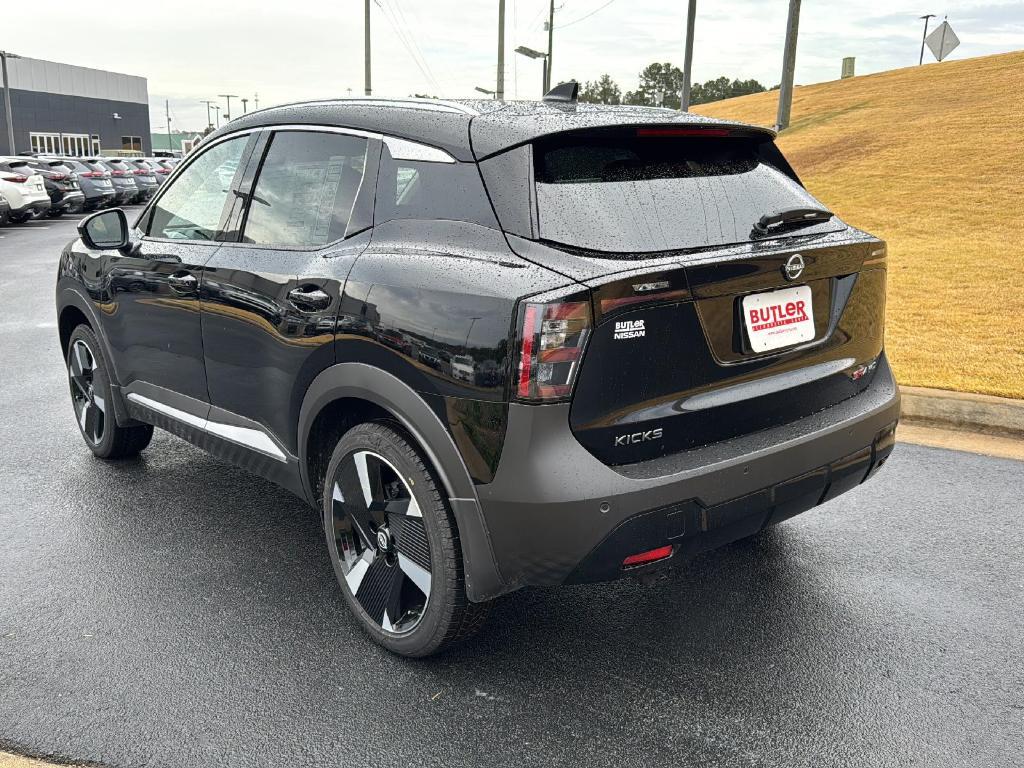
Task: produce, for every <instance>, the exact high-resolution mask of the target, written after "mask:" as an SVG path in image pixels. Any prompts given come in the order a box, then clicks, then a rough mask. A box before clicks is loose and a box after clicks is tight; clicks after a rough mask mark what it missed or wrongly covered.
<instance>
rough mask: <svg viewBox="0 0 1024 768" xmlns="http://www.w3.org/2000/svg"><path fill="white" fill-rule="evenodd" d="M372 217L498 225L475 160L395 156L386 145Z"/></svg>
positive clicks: (378, 175) (377, 218)
mask: <svg viewBox="0 0 1024 768" xmlns="http://www.w3.org/2000/svg"><path fill="white" fill-rule="evenodd" d="M373 218H374V221H376V222H377V223H378V224H379V223H383V222H385V221H390V220H391V219H447V220H451V221H468V222H471V223H473V224H482V225H483V226H485V227H492V228H494V229H497V227H498V222H497V220H496V219H495V218H494V211H493V210H492V209H491V203H490V201H489V200H488V199H487V192H486V191H485V190H484V185H483V182H482V181H481V180H480V172H479V171H478V170H477V167H476V163H458V162H455V163H432V162H427V161H425V160H394V159H392V157H391V153H390V152H389V151H388V149H387V147H386V146H385V148H384V153H383V156H382V157H381V167H380V172H379V173H378V174H377V201H376V205H375V206H374V214H373Z"/></svg>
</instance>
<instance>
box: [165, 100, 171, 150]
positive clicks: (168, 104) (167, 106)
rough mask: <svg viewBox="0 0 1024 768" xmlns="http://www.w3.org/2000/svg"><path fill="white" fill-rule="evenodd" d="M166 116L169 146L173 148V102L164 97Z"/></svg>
mask: <svg viewBox="0 0 1024 768" xmlns="http://www.w3.org/2000/svg"><path fill="white" fill-rule="evenodd" d="M164 116H165V117H166V118H167V148H168V149H173V147H172V146H171V102H170V100H169V99H164Z"/></svg>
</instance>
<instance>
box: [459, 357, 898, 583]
mask: <svg viewBox="0 0 1024 768" xmlns="http://www.w3.org/2000/svg"><path fill="white" fill-rule="evenodd" d="M898 418H899V391H898V389H897V387H896V382H895V381H894V379H893V377H892V372H891V370H890V368H889V365H888V362H887V361H886V359H885V357H884V355H883V356H882V358H881V359H880V364H879V367H878V370H877V371H876V373H875V376H874V379H873V381H872V383H871V385H870V386H869V387H868V388H867V389H865V390H864V391H863V392H862V393H861V394H859V395H857V396H855V397H852V398H849V399H848V400H845V401H843V402H841V403H839V404H837V405H835V406H833V407H831V408H828V409H826V410H824V411H821V412H819V413H816V414H813V415H811V416H808V417H805V418H803V419H799V420H797V421H793V422H790V423H787V424H783V425H780V426H778V427H774V428H771V429H767V430H762V431H760V432H756V433H753V434H751V435H745V436H742V437H738V438H734V439H732V440H726V441H723V442H720V443H715V444H713V445H710V446H706V447H704V448H698V449H695V450H691V451H686V452H683V453H679V454H674V455H671V456H666V457H662V458H659V459H654V460H651V461H646V462H641V463H639V464H632V465H627V466H620V467H614V468H612V467H609V466H606V465H605V464H602V463H601V462H600V461H598V460H597V459H596V458H594V456H592V455H591V454H590V453H589V452H588V451H586V450H585V449H584V448H583V447H582V446H581V445H580V444H579V443H578V442H577V441H576V439H575V438H574V437H573V435H572V432H571V431H570V429H569V406H568V405H565V404H562V405H551V406H526V405H516V404H513V405H511V406H510V407H509V418H508V428H507V431H506V435H505V444H504V447H503V449H502V456H501V461H500V463H499V466H498V470H497V472H496V474H495V478H494V481H493V482H492V483H489V484H487V485H481V486H478V487H477V492H478V498H479V500H480V506H481V510H482V513H483V516H484V520H485V523H486V526H487V530H488V534H489V537H490V540H491V547H492V552H493V555H494V559H495V562H496V564H497V569H498V572H499V574H500V578H501V580H502V582H503V589H502V590H500V591H510V590H513V589H517V588H519V587H522V586H528V585H535V586H545V585H552V584H561V583H565V582H583V581H602V580H607V579H612V578H616V577H618V576H621V575H625V574H626V573H627V572H626V571H624V570H623V569H622V568H621V564H622V561H623V559H624V558H625V557H626V556H628V555H631V554H635V553H638V552H643V551H647V550H650V549H655V548H657V547H661V546H664V545H671V546H672V547H673V557H672V559H677V558H678V557H680V556H684V557H685V556H689V555H692V554H695V553H697V552H700V551H704V550H707V549H712V548H714V547H718V546H722V545H724V544H727V543H729V542H730V541H734V540H736V539H738V538H742V537H743V536H746V535H749V534H751V533H755V532H756V531H757V530H759V529H760V528H762V527H764V526H766V525H769V524H771V523H774V522H778V521H780V520H783V519H786V518H787V517H791V516H792V515H794V514H798V513H799V512H803V511H805V510H807V509H810V508H811V507H814V506H816V505H817V504H819V503H822V502H824V501H828V500H829V499H832V498H834V497H835V496H837V495H839V494H840V493H843V492H845V491H847V490H849V489H850V488H853V487H855V486H856V485H858V484H859V483H861V482H863V481H864V480H865V479H867V477H869V476H870V475H871V474H872V473H873V472H874V471H876V470H877V469H878V468H879V467H880V466H881V464H882V463H883V462H884V461H885V459H886V458H887V457H888V455H889V453H890V452H891V450H892V446H893V440H894V431H895V424H896V421H897V420H898ZM660 565H661V564H660V563H659V564H656V565H652V566H644V567H642V568H640V569H631V570H630V572H633V571H638V570H645V569H648V568H655V567H659V566H660Z"/></svg>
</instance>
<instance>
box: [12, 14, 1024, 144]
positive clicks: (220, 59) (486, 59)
mask: <svg viewBox="0 0 1024 768" xmlns="http://www.w3.org/2000/svg"><path fill="white" fill-rule="evenodd" d="M943 1H944V3H945V4H943V3H941V2H934V0H912V2H906V1H905V0H845V1H844V2H836V1H828V2H827V1H826V0H804V2H803V10H802V13H801V18H800V44H799V47H798V52H797V69H796V79H797V82H798V83H813V82H820V81H822V80H832V79H835V78H837V77H838V76H839V72H840V67H841V62H842V58H843V57H844V56H856V57H857V73H858V74H867V73H870V72H878V71H882V70H887V69H893V68H897V67H904V66H909V65H912V64H916V63H917V57H918V52H919V48H920V40H921V31H922V26H923V22H921V21H920V20H919V19H918V18H917V17H918V16H920V15H921V14H923V13H936V14H938V15H939V18H938V19H937V20H934V21H933V23H937V22H941V20H942V16H943V15H947V14H948V16H949V22H950V24H951V25H952V26H953V29H954V30H955V31H956V33H957V35H958V36H959V37H960V40H961V45H960V47H959V48H958V49H957V50H956V51H954V52H953V54H952V55H951V56H950V58H951V59H957V58H968V57H972V56H984V55H987V54H992V53H1000V52H1004V51H1010V50H1018V49H1022V48H1024V0H943ZM371 5H372V11H371V19H372V25H373V36H372V37H373V89H374V94H375V95H382V96H407V95H410V94H412V93H429V94H431V95H437V96H442V97H464V96H473V95H479V94H474V91H473V88H474V86H478V85H479V86H483V87H485V88H489V89H493V88H494V86H495V70H496V58H497V53H496V51H497V16H498V13H497V6H498V2H497V0H372V3H371ZM547 6H548V0H506V16H507V19H506V32H507V35H506V85H505V89H506V96H507V97H509V98H512V97H518V98H536V97H538V96H539V95H540V84H541V63H540V62H539V61H531V60H528V59H524V58H523V57H521V56H518V55H516V54H514V53H513V52H512V51H513V49H514V48H515V47H516V46H517V45H527V46H529V47H532V48H538V49H543V48H544V47H546V44H547V43H546V40H547V37H546V33H545V32H544V29H543V22H544V19H545V17H546V9H547ZM787 7H788V2H787V0H698V3H697V23H696V42H695V45H694V61H693V79H694V80H695V81H703V80H707V79H710V78H715V77H718V76H721V75H726V76H728V77H729V78H741V79H746V78H750V77H753V78H756V79H758V80H760V81H761V82H762V83H763V84H764V85H766V86H771V85H773V84H775V83H777V82H778V81H779V73H780V70H781V61H782V44H783V38H784V36H785V23H786V10H787ZM88 8H89V16H90V17H91V18H93V19H97V20H101V21H97V22H94V23H93V24H92V25H91V26H89V25H87V26H88V27H89V28H88V29H85V28H83V29H85V31H84V32H83V33H82V34H71V33H70V32H69V34H70V37H69V36H68V35H64V34H50V33H49V32H48V31H47V29H48V28H47V27H46V25H44V26H42V27H39V26H38V25H36V26H32V25H29V26H28V27H25V28H23V29H21V31H20V32H19V34H17V35H16V36H14V37H13V38H12V39H7V36H6V35H4V32H3V30H2V29H0V48H7V50H10V51H13V52H15V53H19V54H22V55H24V56H31V57H34V58H41V59H49V60H51V61H60V62H66V63H70V64H79V65H83V66H88V67H96V68H99V69H109V70H113V71H117V72H125V73H128V74H135V75H142V76H144V77H147V78H148V79H149V95H150V102H151V114H152V123H153V130H154V131H156V130H162V126H163V123H164V109H163V102H164V99H169V100H170V105H171V116H172V119H173V123H172V128H173V129H175V130H178V129H185V130H198V129H202V128H203V126H204V125H205V123H206V107H205V106H203V105H202V104H201V103H200V101H201V100H202V99H217V96H218V94H224V93H232V94H238V95H239V96H246V97H248V98H249V99H250V102H249V108H250V109H252V108H253V107H254V104H255V97H256V94H258V97H259V103H260V106H270V105H272V104H275V103H280V102H285V101H295V100H301V99H311V98H327V97H335V96H345V95H348V93H349V91H348V89H351V93H352V94H353V95H360V94H361V93H362V89H363V2H362V0H304V1H302V2H299V1H296V0H293V1H292V2H273V3H271V2H265V1H264V0H247V1H246V2H238V1H236V0H231V1H229V2H223V1H221V0H205V2H201V1H199V0H176V2H174V3H168V4H164V5H162V7H157V6H156V4H150V3H135V4H127V5H126V4H125V3H124V2H116V3H115V2H111V1H109V0H89V3H88ZM129 8H131V9H133V11H134V13H128V12H127V10H126V9H129ZM556 8H557V10H556V11H555V47H554V70H553V71H554V80H555V82H558V81H559V80H562V79H568V78H570V77H575V78H576V79H579V80H590V79H596V78H597V77H598V76H599V75H601V74H602V73H605V72H607V73H608V74H609V75H611V76H612V78H614V79H615V80H616V81H617V82H618V83H619V85H620V86H621V87H622V89H623V91H626V90H630V89H633V88H635V87H636V84H637V74H638V73H639V72H640V70H641V69H643V67H645V66H646V65H647V64H649V63H651V62H652V61H670V62H672V63H673V64H676V65H677V66H681V65H682V61H683V52H682V51H683V36H684V28H685V8H686V3H685V2H684V0H612V2H610V3H609V2H608V0H559V1H556ZM47 13H48V16H50V17H51V18H64V19H73V18H81V13H82V4H81V0H47ZM28 29H31V30H33V32H32V33H30V34H25V32H26V30H28ZM69 42H70V43H71V44H70V45H69ZM925 56H926V61H927V60H928V58H927V57H930V54H929V53H927V52H926V53H925ZM218 102H219V103H220V104H221V105H223V104H224V100H223V99H218ZM233 106H234V107H235V109H234V111H235V112H236V114H240V113H241V108H240V105H237V104H233ZM222 112H223V108H222Z"/></svg>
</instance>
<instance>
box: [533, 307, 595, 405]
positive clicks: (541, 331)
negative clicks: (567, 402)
mask: <svg viewBox="0 0 1024 768" xmlns="http://www.w3.org/2000/svg"><path fill="white" fill-rule="evenodd" d="M519 321H520V322H519V366H518V368H517V374H516V397H518V398H519V399H520V400H531V401H548V400H559V399H562V398H565V397H568V396H569V395H570V394H572V385H573V381H575V379H576V373H577V371H578V369H579V363H580V360H581V359H582V357H583V349H584V347H585V346H586V343H587V337H588V336H589V335H590V328H591V319H590V302H589V301H551V302H536V301H527V302H524V303H523V305H522V307H521V308H520V312H519Z"/></svg>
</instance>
